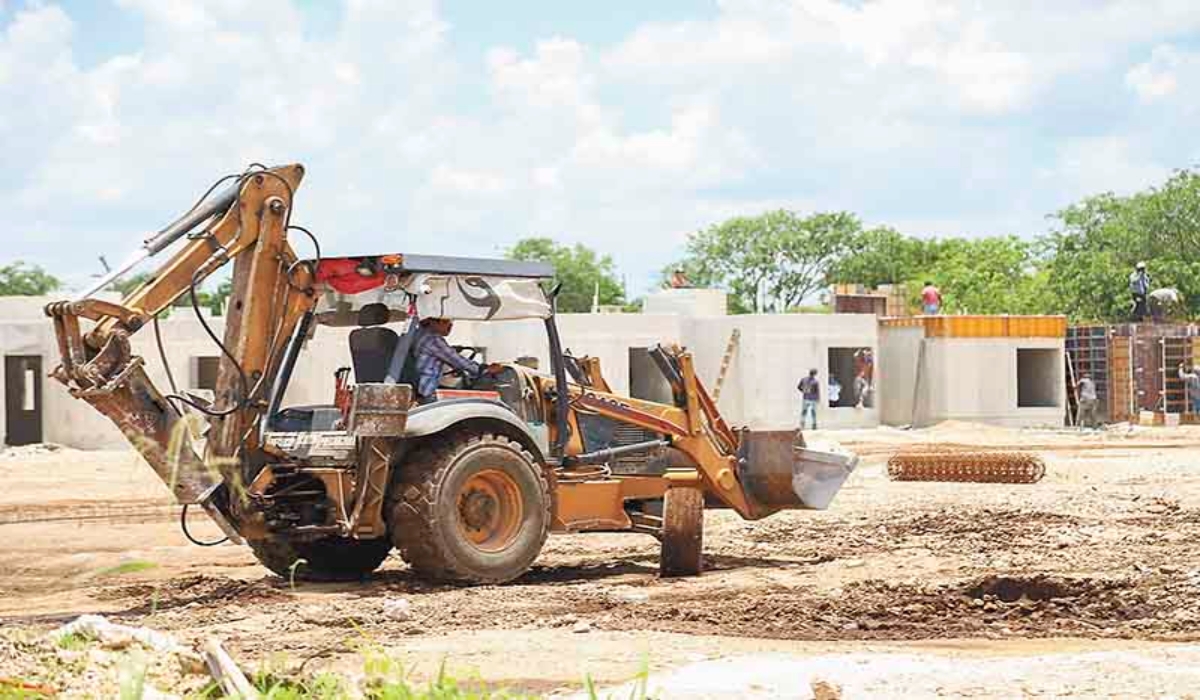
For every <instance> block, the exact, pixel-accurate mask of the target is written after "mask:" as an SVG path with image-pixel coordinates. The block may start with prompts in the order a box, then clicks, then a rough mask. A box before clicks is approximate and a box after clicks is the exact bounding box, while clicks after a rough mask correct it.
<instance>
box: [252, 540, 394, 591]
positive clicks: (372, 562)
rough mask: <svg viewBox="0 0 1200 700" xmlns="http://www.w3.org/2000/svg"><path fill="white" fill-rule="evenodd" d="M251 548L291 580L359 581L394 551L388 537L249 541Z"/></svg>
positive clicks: (277, 571) (275, 569)
mask: <svg viewBox="0 0 1200 700" xmlns="http://www.w3.org/2000/svg"><path fill="white" fill-rule="evenodd" d="M250 549H251V550H252V551H253V552H254V556H255V557H257V558H258V561H259V562H261V563H262V565H263V566H265V567H267V568H268V569H270V570H271V571H274V572H275V573H277V574H279V575H280V576H282V577H284V578H286V579H289V580H291V579H292V578H295V580H297V581H357V580H359V579H362V578H363V577H365V576H367V575H368V574H370V573H371V572H372V571H374V570H375V569H378V568H379V565H380V564H382V563H383V560H384V559H387V555H388V553H389V552H391V551H392V543H391V542H390V541H389V540H388V539H387V538H386V537H385V538H380V539H374V540H356V539H351V538H349V537H324V538H321V539H319V540H312V541H309V542H293V541H289V540H286V539H276V540H259V541H257V542H250ZM301 560H302V561H301ZM296 562H300V563H299V564H297V563H296Z"/></svg>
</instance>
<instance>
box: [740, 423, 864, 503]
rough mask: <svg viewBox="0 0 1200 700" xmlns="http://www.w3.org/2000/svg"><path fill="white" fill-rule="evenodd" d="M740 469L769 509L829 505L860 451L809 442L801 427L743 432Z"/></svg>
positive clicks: (749, 487) (755, 496) (751, 491)
mask: <svg viewBox="0 0 1200 700" xmlns="http://www.w3.org/2000/svg"><path fill="white" fill-rule="evenodd" d="M740 436H741V443H740V444H739V445H738V471H739V476H740V478H741V482H742V485H743V486H744V488H745V489H746V493H747V494H749V496H750V497H751V498H752V499H753V500H754V501H756V502H757V503H758V504H759V505H760V506H762V508H763V509H764V510H767V511H771V512H773V511H776V510H783V509H788V508H807V509H813V510H824V509H825V508H827V507H829V503H830V502H831V501H832V500H833V497H834V495H835V494H837V492H838V491H839V490H840V489H841V488H842V484H844V483H845V482H846V478H847V477H848V476H850V472H852V471H854V467H855V465H857V464H858V456H857V455H853V454H849V453H845V452H837V451H827V450H817V449H812V448H809V447H807V446H806V445H805V444H804V440H803V438H801V437H800V433H799V431H795V430H769V431H749V430H745V431H742V432H741V433H740Z"/></svg>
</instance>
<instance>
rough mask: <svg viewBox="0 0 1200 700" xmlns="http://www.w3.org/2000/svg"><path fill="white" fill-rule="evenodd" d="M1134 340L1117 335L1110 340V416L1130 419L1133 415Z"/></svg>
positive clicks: (1124, 419) (1119, 419)
mask: <svg viewBox="0 0 1200 700" xmlns="http://www.w3.org/2000/svg"><path fill="white" fill-rule="evenodd" d="M1132 357H1133V355H1132V341H1131V339H1130V338H1127V337H1126V338H1123V337H1120V336H1115V337H1112V338H1109V342H1108V418H1109V420H1111V421H1117V422H1120V421H1128V420H1131V419H1133V418H1135V416H1134V415H1133V407H1134V397H1133V385H1134V382H1133V376H1132V368H1133V364H1132Z"/></svg>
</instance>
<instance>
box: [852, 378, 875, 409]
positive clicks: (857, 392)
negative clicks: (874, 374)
mask: <svg viewBox="0 0 1200 700" xmlns="http://www.w3.org/2000/svg"><path fill="white" fill-rule="evenodd" d="M854 406H855V407H856V408H864V407H865V408H870V407H871V380H870V379H867V375H866V374H865V373H861V372H860V373H859V374H858V376H856V377H855V378H854Z"/></svg>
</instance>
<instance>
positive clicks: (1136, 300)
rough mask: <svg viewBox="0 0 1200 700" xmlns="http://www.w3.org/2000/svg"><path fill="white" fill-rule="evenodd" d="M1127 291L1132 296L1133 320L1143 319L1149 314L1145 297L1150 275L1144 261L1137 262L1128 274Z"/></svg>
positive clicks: (1148, 290) (1148, 289) (1147, 291)
mask: <svg viewBox="0 0 1200 700" xmlns="http://www.w3.org/2000/svg"><path fill="white" fill-rule="evenodd" d="M1129 293H1130V294H1131V295H1132V296H1133V320H1134V321H1135V322H1138V321H1144V320H1145V319H1146V316H1147V315H1148V314H1149V309H1148V308H1147V306H1146V297H1147V295H1149V294H1150V275H1149V274H1147V272H1146V263H1144V262H1138V264H1137V265H1136V266H1135V267H1134V270H1133V272H1131V273H1130V274H1129Z"/></svg>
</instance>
